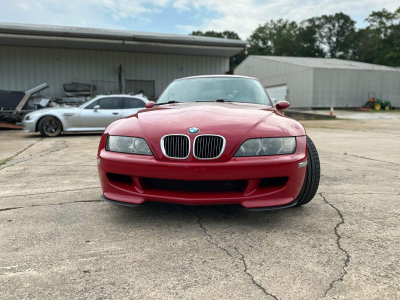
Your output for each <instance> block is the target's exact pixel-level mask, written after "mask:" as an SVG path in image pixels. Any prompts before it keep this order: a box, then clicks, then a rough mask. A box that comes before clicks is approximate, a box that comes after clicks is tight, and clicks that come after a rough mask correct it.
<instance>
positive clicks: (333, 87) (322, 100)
mask: <svg viewBox="0 0 400 300" xmlns="http://www.w3.org/2000/svg"><path fill="white" fill-rule="evenodd" d="M235 74H237V75H245V76H251V77H256V78H258V79H259V80H260V81H261V82H262V84H263V85H264V87H265V88H266V89H267V92H268V94H269V95H270V97H271V98H275V99H276V100H277V101H279V100H285V99H286V100H288V101H289V102H290V106H291V107H298V108H300V107H301V108H308V107H330V106H334V107H360V106H363V105H364V104H365V103H366V102H367V101H368V99H370V98H371V97H375V98H376V99H383V100H389V101H391V103H392V105H393V106H396V107H398V106H400V69H397V68H391V67H386V66H380V65H373V64H367V63H361V62H355V61H346V60H339V59H328V58H306V57H280V56H249V57H247V58H246V59H245V60H244V61H243V62H242V63H241V64H240V65H239V66H238V67H237V68H236V69H235Z"/></svg>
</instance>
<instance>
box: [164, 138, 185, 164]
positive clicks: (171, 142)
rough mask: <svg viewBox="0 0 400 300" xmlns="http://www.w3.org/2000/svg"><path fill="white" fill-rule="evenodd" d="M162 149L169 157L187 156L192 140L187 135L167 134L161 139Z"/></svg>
mask: <svg viewBox="0 0 400 300" xmlns="http://www.w3.org/2000/svg"><path fill="white" fill-rule="evenodd" d="M161 149H162V151H163V153H164V155H165V156H167V157H169V158H181V159H183V158H187V157H188V156H189V151H190V140H189V137H188V136H186V135H167V136H164V137H163V138H162V139H161Z"/></svg>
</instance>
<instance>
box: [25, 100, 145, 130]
mask: <svg viewBox="0 0 400 300" xmlns="http://www.w3.org/2000/svg"><path fill="white" fill-rule="evenodd" d="M147 102H149V100H147V99H146V98H145V97H142V96H140V95H136V96H130V95H109V96H97V97H95V98H93V99H92V100H90V101H88V102H85V103H84V104H82V105H81V106H79V107H52V108H44V109H39V110H36V111H34V112H31V113H28V114H27V115H26V116H25V118H24V120H23V121H22V124H23V125H24V132H38V131H39V132H40V133H41V134H42V135H43V136H47V137H54V136H58V135H60V134H61V132H63V131H103V130H104V129H105V128H106V127H107V126H108V125H109V124H111V123H112V122H114V121H116V120H118V119H120V118H123V117H127V116H130V115H133V114H135V113H137V112H138V111H139V110H141V109H145V107H146V103H147Z"/></svg>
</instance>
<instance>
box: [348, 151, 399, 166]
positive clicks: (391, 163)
mask: <svg viewBox="0 0 400 300" xmlns="http://www.w3.org/2000/svg"><path fill="white" fill-rule="evenodd" d="M346 156H353V157H357V158H362V159H367V160H372V161H377V162H380V163H386V164H390V165H395V166H400V164H396V163H394V162H390V161H384V160H380V159H374V158H369V157H365V156H361V155H354V154H346Z"/></svg>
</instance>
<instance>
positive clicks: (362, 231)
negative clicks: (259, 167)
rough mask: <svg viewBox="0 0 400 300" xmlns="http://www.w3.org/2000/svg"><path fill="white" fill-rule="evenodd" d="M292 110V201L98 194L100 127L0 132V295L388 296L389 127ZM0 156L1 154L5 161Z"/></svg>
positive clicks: (395, 192)
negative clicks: (317, 164)
mask: <svg viewBox="0 0 400 300" xmlns="http://www.w3.org/2000/svg"><path fill="white" fill-rule="evenodd" d="M374 122H377V123H376V124H377V125H375V126H374V124H371V122H368V123H367V122H365V121H354V120H353V121H344V120H343V121H342V120H336V121H305V122H304V124H305V126H306V128H307V132H308V134H309V136H310V137H311V138H312V139H313V141H314V143H315V144H316V146H317V149H318V151H319V154H320V157H321V166H322V178H321V179H322V180H321V185H320V188H319V190H318V194H317V195H316V197H315V198H314V200H313V201H312V202H311V203H309V204H308V205H306V206H304V207H301V208H293V209H286V210H280V211H271V212H248V211H246V210H244V209H242V208H240V207H236V206H205V207H186V206H178V205H169V204H160V203H149V204H147V205H145V206H143V207H140V208H126V207H119V206H113V205H111V204H108V203H104V202H101V201H99V196H100V195H101V189H100V185H99V181H98V177H97V169H96V150H97V143H98V141H99V138H100V136H99V135H93V134H89V135H88V134H82V135H63V136H60V137H58V138H53V139H42V138H41V137H40V136H39V135H36V134H24V133H23V132H20V131H0V154H1V155H2V156H1V157H0V162H3V164H1V163H0V182H1V189H0V294H1V295H2V296H1V298H2V299H129V298H130V299H322V298H326V299H400V289H399V286H400V279H399V278H400V267H399V266H400V249H399V246H398V245H399V244H400V231H399V225H400V220H399V216H400V208H399V207H400V206H399V204H400V151H398V149H399V148H400V130H399V129H400V128H399V125H398V124H399V123H396V122H394V123H393V122H390V121H374ZM7 158H9V159H7Z"/></svg>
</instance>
